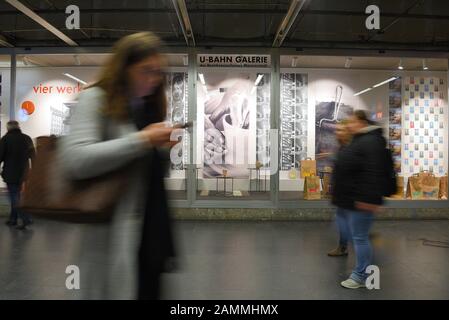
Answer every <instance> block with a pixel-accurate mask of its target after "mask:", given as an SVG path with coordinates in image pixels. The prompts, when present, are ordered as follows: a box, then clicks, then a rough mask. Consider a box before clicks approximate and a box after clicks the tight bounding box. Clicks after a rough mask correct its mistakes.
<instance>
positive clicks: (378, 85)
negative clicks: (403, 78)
mask: <svg viewBox="0 0 449 320" xmlns="http://www.w3.org/2000/svg"><path fill="white" fill-rule="evenodd" d="M397 78H398V77H391V78H390V79H387V80H385V81H382V82H379V83H378V84H375V85H374V86H373V88H377V87H380V86H383V85H384V84H387V83H388V82H391V81H393V80H396V79H397Z"/></svg>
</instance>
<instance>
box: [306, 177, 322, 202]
mask: <svg viewBox="0 0 449 320" xmlns="http://www.w3.org/2000/svg"><path fill="white" fill-rule="evenodd" d="M319 199H321V191H320V177H318V176H308V177H305V180H304V200H319Z"/></svg>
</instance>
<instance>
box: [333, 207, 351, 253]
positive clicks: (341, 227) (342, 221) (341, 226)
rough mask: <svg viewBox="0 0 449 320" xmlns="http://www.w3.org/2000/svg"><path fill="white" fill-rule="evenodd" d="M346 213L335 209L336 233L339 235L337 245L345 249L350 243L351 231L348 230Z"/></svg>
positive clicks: (340, 209)
mask: <svg viewBox="0 0 449 320" xmlns="http://www.w3.org/2000/svg"><path fill="white" fill-rule="evenodd" d="M348 219H349V217H348V213H347V211H346V210H344V209H342V208H337V213H336V220H337V226H338V232H339V233H340V239H339V244H340V246H342V247H347V246H348V243H349V242H350V241H351V230H349V222H348Z"/></svg>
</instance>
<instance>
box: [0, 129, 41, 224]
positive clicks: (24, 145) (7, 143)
mask: <svg viewBox="0 0 449 320" xmlns="http://www.w3.org/2000/svg"><path fill="white" fill-rule="evenodd" d="M7 130H8V133H7V134H5V135H4V136H3V138H2V139H1V140H0V163H3V169H2V178H3V180H4V181H5V183H6V185H7V188H8V193H9V199H10V202H11V213H10V217H9V220H8V221H7V222H6V224H7V225H9V226H16V225H17V224H18V220H19V219H20V220H22V224H21V225H19V226H18V227H17V228H18V229H25V228H26V226H27V225H29V224H30V223H31V218H30V217H29V216H28V214H26V213H25V212H22V211H21V210H18V208H17V206H18V204H19V200H20V192H21V190H22V184H23V181H24V178H25V175H26V173H27V170H28V169H29V168H30V160H31V159H32V158H33V157H34V145H33V141H32V140H31V138H30V137H29V136H28V135H26V134H24V133H22V131H21V130H20V126H19V123H18V122H17V121H9V122H8V123H7Z"/></svg>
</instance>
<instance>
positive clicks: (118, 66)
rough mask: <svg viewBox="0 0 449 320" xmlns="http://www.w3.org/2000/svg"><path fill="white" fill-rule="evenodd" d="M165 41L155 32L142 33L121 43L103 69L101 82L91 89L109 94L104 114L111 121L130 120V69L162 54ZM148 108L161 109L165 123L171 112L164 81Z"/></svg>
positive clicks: (132, 35)
mask: <svg viewBox="0 0 449 320" xmlns="http://www.w3.org/2000/svg"><path fill="white" fill-rule="evenodd" d="M160 47H161V40H160V39H159V38H158V37H157V36H156V35H154V34H153V33H151V32H139V33H135V34H131V35H128V36H126V37H124V38H122V39H120V40H119V41H118V42H117V43H116V44H115V45H114V48H113V55H112V57H111V58H110V59H109V60H108V62H107V63H106V64H105V65H104V66H103V69H102V72H101V74H100V78H99V80H98V81H97V82H96V83H94V84H93V85H91V86H90V87H96V86H97V87H100V88H101V89H103V90H104V91H105V92H106V101H105V102H106V103H105V107H104V109H103V112H104V113H105V114H106V115H107V116H110V117H111V118H114V119H117V120H126V119H128V118H129V113H128V105H129V98H130V97H129V92H130V87H129V79H128V69H129V67H130V66H132V65H134V64H136V63H138V62H140V61H142V60H144V59H145V58H148V57H150V56H152V55H157V54H160V52H159V49H160ZM145 101H146V104H147V105H148V106H150V107H151V108H157V110H158V118H159V121H163V120H164V119H165V116H166V112H167V100H166V96H165V86H164V81H161V84H160V85H159V86H158V87H157V88H156V90H155V92H154V93H153V94H151V95H150V96H148V97H145Z"/></svg>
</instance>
